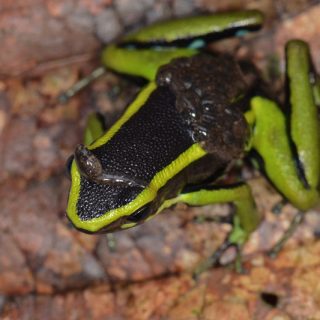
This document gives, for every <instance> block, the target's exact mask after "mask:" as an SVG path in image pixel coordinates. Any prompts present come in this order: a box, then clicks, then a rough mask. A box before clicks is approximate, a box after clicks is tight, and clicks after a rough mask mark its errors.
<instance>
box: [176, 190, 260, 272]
mask: <svg viewBox="0 0 320 320" xmlns="http://www.w3.org/2000/svg"><path fill="white" fill-rule="evenodd" d="M176 202H183V203H186V204H188V205H191V206H203V205H209V204H215V203H229V202H231V203H233V205H234V207H235V216H234V221H233V229H232V231H231V232H230V234H229V236H228V237H227V239H226V241H225V242H224V243H223V244H222V245H221V247H220V248H218V250H216V251H215V252H214V253H213V255H212V256H211V257H210V258H209V259H208V260H207V261H206V262H205V263H204V264H202V265H200V266H199V268H198V269H197V270H196V271H195V276H198V275H199V274H200V273H202V272H203V271H205V270H207V269H208V268H210V267H212V266H213V265H215V264H217V263H218V262H219V259H220V257H221V255H222V254H223V253H224V251H225V250H226V249H227V248H229V247H230V246H236V247H237V248H241V247H242V246H243V244H244V243H245V241H246V240H247V239H248V237H249V235H250V234H251V233H252V232H253V231H254V230H255V229H256V228H257V226H258V224H259V222H260V216H259V214H258V212H257V210H256V206H255V203H254V199H253V197H252V194H251V190H250V187H249V186H248V185H246V184H240V185H237V186H232V187H231V186H230V187H227V188H217V187H212V188H210V187H208V188H206V189H200V190H198V191H193V192H190V193H182V194H181V195H180V196H179V197H178V198H177V199H176ZM237 261H238V262H239V259H237ZM237 265H238V268H237V269H238V270H239V269H240V268H241V267H240V264H239V263H237Z"/></svg>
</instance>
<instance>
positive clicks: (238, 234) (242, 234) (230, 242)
mask: <svg viewBox="0 0 320 320" xmlns="http://www.w3.org/2000/svg"><path fill="white" fill-rule="evenodd" d="M247 238H248V232H246V231H245V230H244V229H243V228H242V227H241V224H240V219H239V217H238V216H235V217H234V220H233V229H232V231H231V232H230V233H229V235H228V236H227V238H226V239H225V241H224V242H223V243H222V244H221V245H220V246H219V247H218V249H217V250H215V252H214V253H213V254H212V255H211V256H210V257H209V258H208V259H207V260H205V261H204V262H203V263H201V264H200V265H199V266H198V267H197V268H196V270H195V271H194V273H193V277H194V279H197V278H198V277H199V276H200V274H201V273H203V272H205V271H207V270H208V269H210V268H213V267H218V266H221V265H222V264H221V258H222V257H223V255H224V254H225V252H226V251H227V250H229V249H230V248H231V247H234V248H235V249H236V258H235V260H234V268H235V270H236V272H238V273H243V267H242V247H243V245H244V243H245V242H246V240H247Z"/></svg>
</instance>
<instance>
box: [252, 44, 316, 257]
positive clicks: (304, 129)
mask: <svg viewBox="0 0 320 320" xmlns="http://www.w3.org/2000/svg"><path fill="white" fill-rule="evenodd" d="M313 73H314V71H313V69H312V65H311V61H310V56H309V49H308V46H307V44H305V43H304V42H302V41H299V40H294V41H290V42H289V43H288V45H287V78H288V80H289V83H288V85H289V91H290V110H289V114H290V118H289V124H288V122H287V120H286V118H285V116H284V114H283V113H282V112H281V110H280V109H279V107H278V106H277V105H276V104H275V103H274V102H272V101H269V100H267V99H263V98H260V97H255V98H253V99H252V101H251V112H249V113H247V119H248V120H249V122H251V123H252V125H253V126H252V127H253V138H252V147H253V148H254V149H255V150H256V151H257V152H258V154H259V155H260V156H261V157H262V160H263V166H264V170H265V173H266V174H267V176H268V177H269V179H270V180H271V181H272V183H273V184H274V185H275V187H276V188H277V189H278V190H279V191H280V192H281V193H282V194H283V196H284V197H285V198H286V199H288V200H289V201H290V202H291V203H292V204H293V205H294V206H295V207H296V208H297V209H298V210H299V211H300V212H299V213H298V216H297V217H296V218H295V219H294V220H293V225H292V226H291V227H290V228H289V229H288V232H287V233H286V234H285V235H284V236H283V238H282V239H280V241H279V243H278V244H277V245H276V246H275V248H274V250H273V251H272V252H271V253H273V254H275V253H277V252H278V251H279V250H280V249H281V247H282V246H283V244H284V243H285V241H286V240H287V239H288V233H290V234H291V233H293V231H294V228H295V227H293V226H294V225H295V226H297V225H298V223H296V222H297V221H299V220H301V219H298V218H299V217H301V216H302V214H301V212H305V211H307V210H309V209H310V208H312V207H314V206H316V205H317V204H318V203H319V191H318V187H319V178H320V140H319V133H320V131H319V120H318V115H317V112H318V111H317V106H316V104H315V100H316V97H315V95H314V92H315V90H314V88H315V86H316V84H315V83H314V81H313V79H316V75H315V74H313ZM312 75H313V76H312ZM288 132H289V135H288Z"/></svg>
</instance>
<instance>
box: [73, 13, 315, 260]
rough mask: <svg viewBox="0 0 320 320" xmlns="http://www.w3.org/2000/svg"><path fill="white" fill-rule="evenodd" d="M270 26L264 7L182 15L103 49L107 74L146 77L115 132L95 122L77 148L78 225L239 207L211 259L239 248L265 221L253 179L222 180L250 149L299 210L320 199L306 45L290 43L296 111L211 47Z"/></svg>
mask: <svg viewBox="0 0 320 320" xmlns="http://www.w3.org/2000/svg"><path fill="white" fill-rule="evenodd" d="M262 22H263V15H262V14H261V13H260V12H258V11H239V12H232V13H217V14H211V15H203V16H197V17H188V18H181V19H177V20H171V21H166V22H158V23H155V24H153V25H150V26H148V27H146V28H144V29H141V30H139V31H137V32H133V33H131V34H129V35H127V36H125V37H123V38H121V39H120V40H119V41H118V42H116V43H114V44H111V45H109V46H107V47H106V48H105V49H104V51H103V54H102V60H103V64H104V66H105V67H106V68H107V70H113V71H116V72H118V73H124V74H129V75H134V76H140V77H144V78H146V79H147V80H148V81H149V82H148V84H147V85H146V86H145V87H144V88H143V89H142V90H141V92H140V93H139V94H138V95H137V96H136V98H135V99H134V100H133V101H132V103H131V104H130V105H129V106H128V108H127V109H126V111H125V112H124V114H123V115H122V116H121V117H120V118H119V119H118V120H117V121H116V122H115V123H114V125H113V126H111V128H110V129H109V130H107V131H106V132H101V130H100V129H97V127H99V126H94V125H92V130H91V131H90V132H91V134H90V137H91V138H90V139H89V140H87V141H86V143H85V144H79V145H78V146H77V147H76V149H75V152H74V155H73V157H72V159H71V161H70V175H71V189H70V194H69V200H68V207H67V216H68V218H69V220H70V221H71V222H72V224H73V225H74V226H75V227H76V228H77V229H79V230H81V231H84V232H87V233H108V232H114V231H117V230H125V229H128V228H131V227H134V226H137V225H139V224H141V223H143V222H145V221H148V220H149V219H151V218H153V217H154V216H156V215H157V214H158V213H160V212H162V211H163V210H164V209H165V208H168V207H171V206H173V205H175V204H177V203H180V202H181V203H185V204H187V205H190V206H204V205H209V204H215V203H232V204H233V205H234V211H235V214H234V218H233V229H232V231H231V232H230V234H229V235H228V237H227V239H226V241H225V242H224V244H222V246H221V248H220V249H218V250H217V251H216V252H215V253H214V254H213V256H212V257H211V259H209V260H208V261H209V262H208V263H207V264H206V265H207V266H209V265H211V264H213V263H215V260H216V259H217V258H219V256H220V253H221V252H223V251H224V250H225V249H226V248H227V247H229V246H230V245H234V246H237V247H238V248H241V247H242V246H243V244H244V243H245V242H246V240H247V239H248V237H249V235H250V234H251V233H252V232H253V231H254V230H255V229H256V228H257V226H258V225H259V222H260V220H261V216H260V214H259V213H258V212H257V209H256V205H255V202H254V199H253V197H252V193H251V190H250V187H249V185H248V184H247V183H245V181H239V182H237V183H236V184H232V185H221V184H220V183H217V180H218V178H219V177H221V175H223V173H224V172H225V171H226V170H228V169H229V168H230V167H232V166H233V165H234V164H235V162H236V161H237V160H238V159H241V158H243V157H246V156H248V154H250V153H249V151H250V150H254V151H255V152H256V153H257V154H258V155H259V157H260V158H261V159H262V162H263V170H264V173H265V174H266V176H267V178H268V179H269V181H271V183H272V184H273V185H274V186H275V187H276V189H277V190H278V191H279V192H280V193H281V194H282V195H283V197H284V198H285V199H287V200H288V201H289V202H291V203H292V204H293V205H294V206H295V207H296V208H297V209H298V210H299V212H305V211H306V210H308V209H310V208H312V207H314V206H316V205H317V204H318V203H319V177H320V172H319V170H320V159H319V157H320V140H319V137H320V135H319V120H318V115H317V113H318V111H317V104H318V103H319V92H320V84H319V78H318V75H317V74H316V71H315V70H314V68H313V66H312V62H311V59H310V54H309V48H308V45H307V44H306V43H305V42H303V41H301V40H292V41H290V42H288V44H287V47H286V58H287V79H288V88H289V92H290V95H289V99H288V100H289V102H290V112H288V115H285V114H284V113H283V111H282V109H281V108H280V107H279V106H278V105H277V103H276V102H273V101H271V100H269V99H268V98H265V97H262V96H251V95H252V90H250V87H249V85H248V83H247V82H246V80H245V78H244V76H243V70H242V69H241V66H240V64H239V63H238V62H237V61H236V60H235V59H233V58H231V57H230V56H225V55H223V54H213V53H208V52H204V50H203V48H204V46H205V45H206V43H207V42H208V41H212V40H217V39H220V38H222V37H224V36H225V35H227V36H230V35H236V34H238V33H239V32H240V33H241V32H243V31H248V30H255V29H257V28H259V27H260V26H261V24H262ZM249 95H250V96H249ZM94 122H95V121H94ZM285 238H286V236H284V238H283V239H285ZM282 242H284V241H282ZM281 245H282V243H281ZM281 245H279V247H280V246H281ZM217 253H219V254H217Z"/></svg>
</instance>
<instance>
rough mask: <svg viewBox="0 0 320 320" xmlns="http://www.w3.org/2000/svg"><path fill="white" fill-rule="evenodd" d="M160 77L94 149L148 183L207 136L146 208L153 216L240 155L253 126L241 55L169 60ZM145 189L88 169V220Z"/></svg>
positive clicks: (119, 170)
mask: <svg viewBox="0 0 320 320" xmlns="http://www.w3.org/2000/svg"><path fill="white" fill-rule="evenodd" d="M157 85H158V86H157V88H156V89H155V90H154V91H153V92H152V93H151V95H150V96H149V98H148V100H147V101H146V103H145V104H144V105H143V106H142V107H141V108H140V109H139V111H138V112H137V113H135V114H134V115H133V116H132V117H131V118H130V119H129V120H128V121H127V122H126V123H125V124H124V125H123V126H122V127H121V128H120V130H119V131H118V132H117V133H116V134H115V135H114V136H113V137H112V138H111V140H110V141H108V143H106V144H104V145H102V146H100V147H98V148H95V149H92V150H91V151H92V153H93V154H94V155H95V156H96V157H97V158H98V159H99V160H100V161H101V164H102V167H103V170H104V171H105V172H107V173H108V174H111V175H112V174H115V175H120V174H122V175H123V176H124V177H133V178H137V179H139V180H142V181H145V182H146V184H148V183H149V182H150V181H151V180H152V178H153V177H154V176H155V174H157V173H158V172H159V171H161V170H162V169H163V168H164V167H166V166H168V165H169V164H170V163H172V162H173V161H174V160H175V159H176V158H177V157H178V156H180V155H181V154H182V153H183V152H184V151H186V150H187V149H188V148H190V147H191V146H192V145H193V144H195V143H200V144H201V145H202V147H203V148H204V149H205V150H206V151H207V155H206V156H204V157H203V158H201V159H199V160H198V161H196V162H193V163H191V164H190V165H189V166H188V167H186V168H184V169H183V170H182V171H181V172H180V173H179V174H178V175H176V176H175V177H174V178H172V179H171V180H170V181H169V182H168V183H167V184H166V185H165V186H163V187H162V188H161V189H160V190H159V191H158V195H157V197H156V199H154V201H153V202H152V203H150V204H149V205H148V206H147V208H145V209H144V211H143V214H144V215H145V216H146V217H147V216H148V213H150V214H153V213H154V212H156V211H157V209H158V208H159V207H160V206H161V204H162V203H163V201H164V200H166V199H169V198H172V197H175V196H177V195H178V194H179V193H180V192H181V190H182V189H183V188H184V187H185V186H186V185H190V184H191V185H192V184H196V183H201V182H203V181H205V180H207V179H209V178H212V177H214V176H215V175H216V174H217V172H220V171H222V170H223V169H225V168H226V167H227V166H228V165H229V163H230V162H231V161H232V160H234V159H237V158H239V157H240V156H241V154H242V152H243V149H244V145H245V142H246V139H247V132H248V128H247V124H246V122H245V119H244V117H243V115H242V112H241V110H240V109H241V108H239V104H241V101H242V100H241V98H240V97H241V96H243V91H244V90H245V88H246V86H245V84H244V82H243V79H242V75H241V72H240V70H239V67H238V65H237V64H236V63H235V62H234V60H232V59H229V58H226V57H224V56H211V55H204V54H202V55H197V56H195V57H193V58H183V59H176V60H173V61H172V62H171V63H170V64H168V65H166V66H164V67H163V68H161V70H160V71H159V73H158V76H157ZM142 191H143V190H142V189H141V188H139V187H133V186H117V185H100V184H96V183H94V182H91V181H89V180H87V179H86V178H85V177H83V176H82V177H81V187H80V197H79V201H78V203H77V211H78V214H79V216H80V218H81V219H82V220H90V219H92V218H96V217H100V216H101V215H103V214H104V213H105V212H108V211H110V210H112V209H116V208H119V207H122V206H124V205H126V204H128V203H130V202H131V201H132V200H133V199H135V198H136V197H137V195H138V194H139V193H140V192H142ZM121 219H122V218H121ZM121 219H120V220H121ZM122 222H123V221H115V222H114V223H113V224H111V225H109V226H108V227H107V229H104V230H103V231H109V230H111V231H113V230H114V228H116V227H118V226H120V225H121V223H122Z"/></svg>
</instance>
